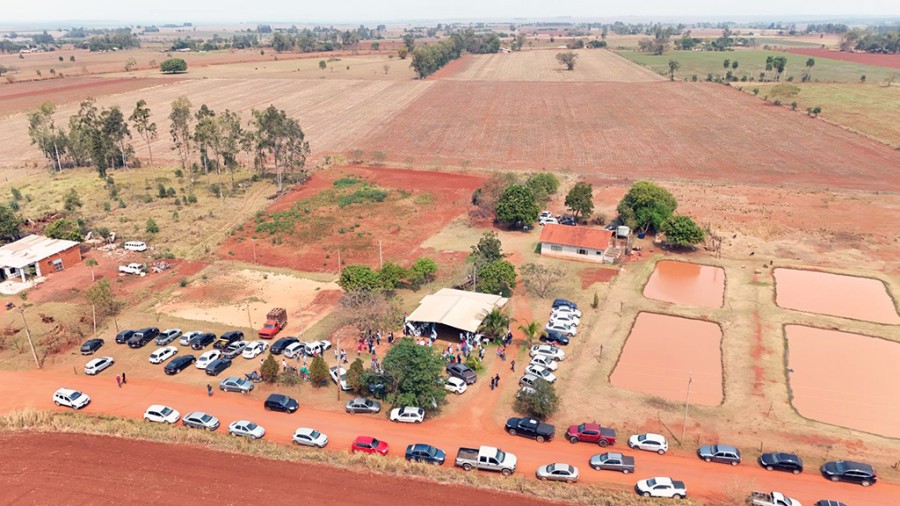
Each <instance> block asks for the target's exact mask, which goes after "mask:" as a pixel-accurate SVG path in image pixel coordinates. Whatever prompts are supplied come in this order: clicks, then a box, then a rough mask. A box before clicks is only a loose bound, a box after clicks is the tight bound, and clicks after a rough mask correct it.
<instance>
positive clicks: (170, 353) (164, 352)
mask: <svg viewBox="0 0 900 506" xmlns="http://www.w3.org/2000/svg"><path fill="white" fill-rule="evenodd" d="M176 353H178V348H176V347H174V346H166V347H165V348H159V349H157V350H156V351H154V352H153V353H151V354H150V363H151V364H161V363H163V362H165V361H166V360H169V359H170V358H172V357H174V356H175V354H176Z"/></svg>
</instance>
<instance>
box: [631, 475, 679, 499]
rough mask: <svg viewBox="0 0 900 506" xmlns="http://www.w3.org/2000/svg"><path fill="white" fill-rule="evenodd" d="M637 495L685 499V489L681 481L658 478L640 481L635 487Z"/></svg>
mask: <svg viewBox="0 0 900 506" xmlns="http://www.w3.org/2000/svg"><path fill="white" fill-rule="evenodd" d="M634 488H635V490H637V493H638V494H641V495H642V496H644V497H674V498H675V499H684V498H685V497H687V487H685V486H684V482H683V481H674V480H672V478H667V477H664V476H658V477H656V478H650V479H647V480H641V481H639V482H637V485H635V487H634Z"/></svg>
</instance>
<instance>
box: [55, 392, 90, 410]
mask: <svg viewBox="0 0 900 506" xmlns="http://www.w3.org/2000/svg"><path fill="white" fill-rule="evenodd" d="M90 402H91V398H90V397H89V396H88V394H85V393H81V392H79V391H78V390H72V389H70V388H60V389H59V390H57V391H56V392H54V394H53V403H54V404H56V405H57V406H65V407H67V408H72V409H81V408H83V407H85V406H87V405H88V404H90Z"/></svg>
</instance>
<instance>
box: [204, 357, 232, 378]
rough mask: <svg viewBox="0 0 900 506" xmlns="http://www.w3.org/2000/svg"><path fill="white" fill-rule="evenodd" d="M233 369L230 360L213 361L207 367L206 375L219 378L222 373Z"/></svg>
mask: <svg viewBox="0 0 900 506" xmlns="http://www.w3.org/2000/svg"><path fill="white" fill-rule="evenodd" d="M229 367H231V359H230V358H219V359H216V360H213V361H212V362H210V363H209V365H207V366H206V374H208V375H210V376H218V375H219V373H220V372H222V371H224V370H225V369H228V368H229Z"/></svg>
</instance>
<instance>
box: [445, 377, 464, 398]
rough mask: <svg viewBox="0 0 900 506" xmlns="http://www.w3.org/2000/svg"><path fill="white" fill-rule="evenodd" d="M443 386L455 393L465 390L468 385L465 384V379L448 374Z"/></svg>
mask: <svg viewBox="0 0 900 506" xmlns="http://www.w3.org/2000/svg"><path fill="white" fill-rule="evenodd" d="M444 388H445V389H446V390H448V391H450V392H453V393H455V394H461V393H463V392H465V391H466V389H468V388H469V387H468V386H467V385H466V382H465V381H463V380H461V379H459V378H457V377H456V376H450V377H449V378H447V382H446V383H444Z"/></svg>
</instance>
